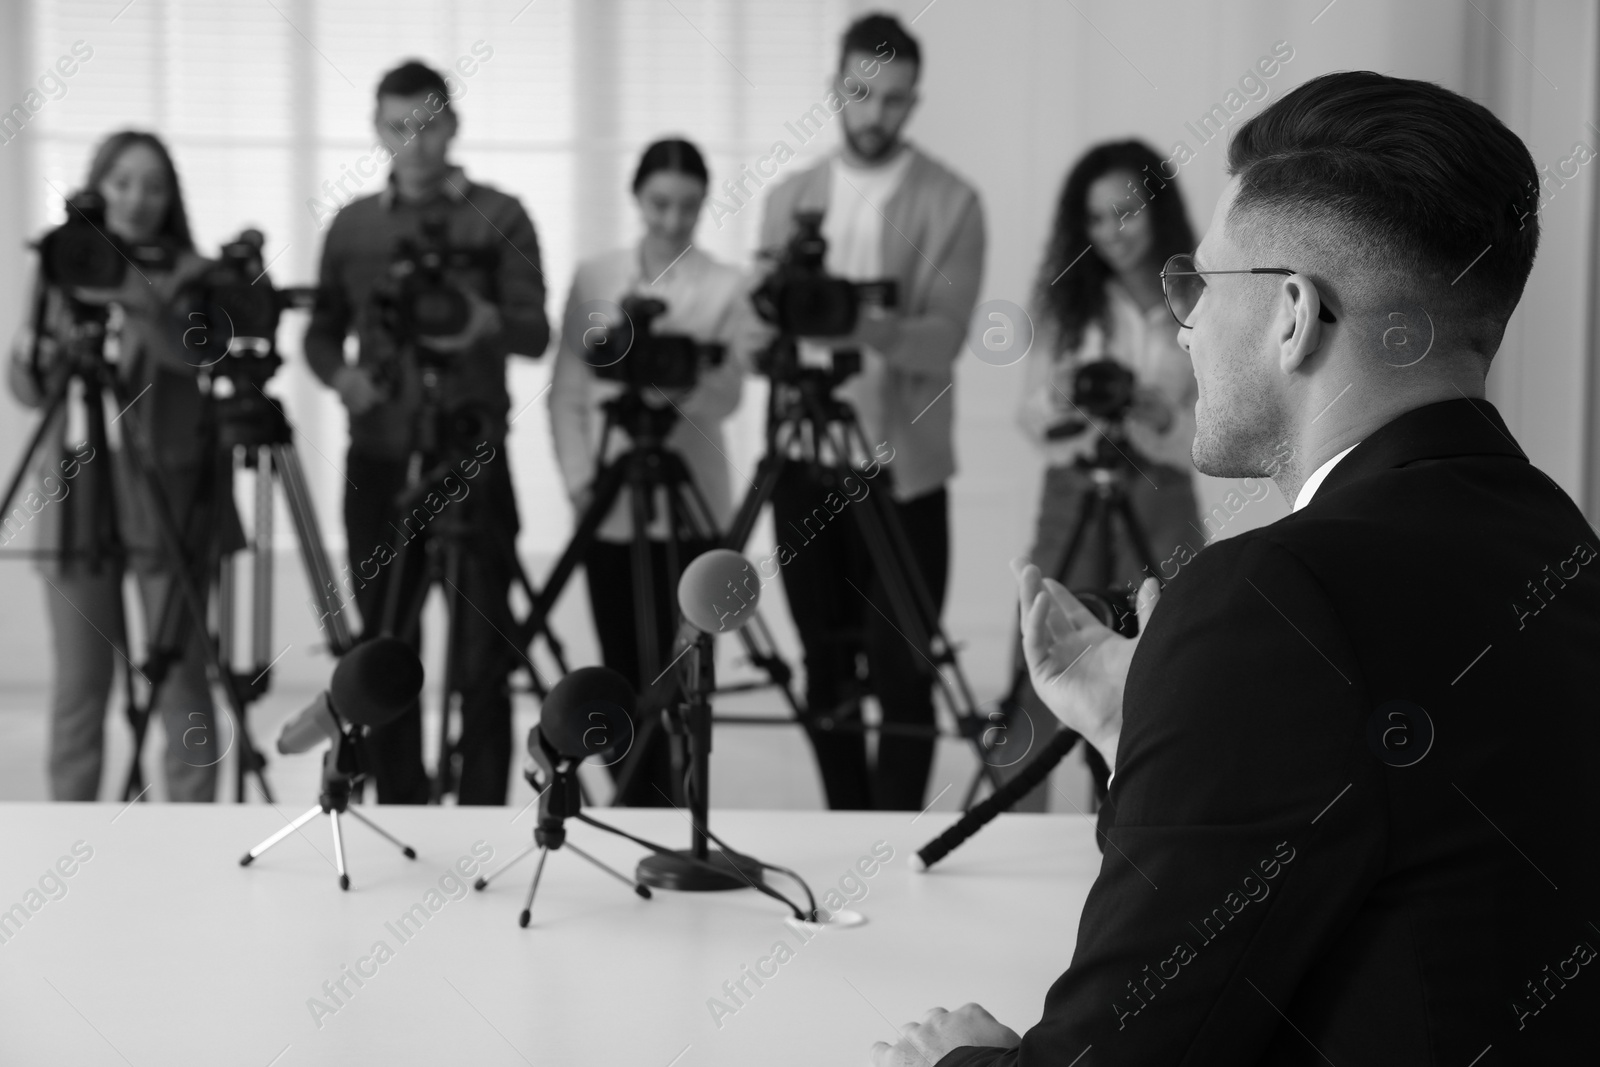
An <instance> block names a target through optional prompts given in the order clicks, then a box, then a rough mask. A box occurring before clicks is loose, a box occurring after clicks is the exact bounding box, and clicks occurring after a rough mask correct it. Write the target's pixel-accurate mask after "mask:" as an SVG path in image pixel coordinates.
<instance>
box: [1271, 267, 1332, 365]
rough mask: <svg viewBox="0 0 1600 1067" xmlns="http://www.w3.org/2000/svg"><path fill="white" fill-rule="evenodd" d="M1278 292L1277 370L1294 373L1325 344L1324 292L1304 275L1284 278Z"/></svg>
mask: <svg viewBox="0 0 1600 1067" xmlns="http://www.w3.org/2000/svg"><path fill="white" fill-rule="evenodd" d="M1279 294H1280V297H1281V299H1280V300H1279V303H1278V328H1279V333H1278V369H1279V370H1281V371H1283V373H1285V374H1293V373H1294V372H1295V371H1296V370H1298V369H1299V368H1300V367H1301V366H1302V365H1303V364H1304V363H1305V361H1306V360H1308V359H1310V358H1311V356H1313V355H1314V354H1315V353H1316V352H1317V350H1318V349H1319V348H1320V347H1321V345H1322V320H1321V319H1320V318H1318V317H1317V316H1318V314H1319V313H1320V312H1321V311H1322V295H1321V294H1320V293H1319V292H1318V291H1317V283H1316V282H1314V281H1312V280H1311V279H1310V278H1309V277H1308V276H1306V275H1304V274H1292V275H1290V276H1289V277H1287V278H1285V279H1284V280H1283V285H1282V286H1281V287H1280V288H1279Z"/></svg>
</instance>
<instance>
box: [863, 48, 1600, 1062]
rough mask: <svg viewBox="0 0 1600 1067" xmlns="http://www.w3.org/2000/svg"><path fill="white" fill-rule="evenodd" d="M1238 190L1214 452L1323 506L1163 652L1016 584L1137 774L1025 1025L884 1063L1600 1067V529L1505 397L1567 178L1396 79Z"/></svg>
mask: <svg viewBox="0 0 1600 1067" xmlns="http://www.w3.org/2000/svg"><path fill="white" fill-rule="evenodd" d="M1229 171H1230V173H1231V175H1232V178H1231V180H1230V182H1229V184H1228V186H1227V188H1226V190H1225V191H1224V193H1223V196H1222V199H1221V200H1220V202H1219V203H1218V205H1217V208H1216V214H1215V216H1214V218H1213V220H1212V224H1211V227H1210V229H1209V230H1208V231H1207V233H1206V236H1205V239H1204V240H1203V241H1202V242H1201V244H1200V247H1199V249H1198V250H1197V251H1196V253H1195V255H1194V256H1193V257H1192V258H1191V257H1175V259H1174V261H1173V262H1170V263H1169V264H1168V269H1167V271H1166V272H1165V274H1164V276H1163V277H1164V282H1165V284H1166V289H1167V298H1168V303H1169V305H1170V306H1171V307H1172V309H1173V313H1174V316H1175V317H1176V318H1177V319H1178V321H1179V323H1180V324H1181V326H1182V328H1181V329H1180V332H1179V339H1180V341H1181V343H1182V344H1183V345H1184V347H1185V348H1186V349H1187V350H1188V352H1189V355H1190V358H1191V359H1192V360H1193V361H1194V366H1195V373H1196V378H1197V380H1198V382H1199V387H1200V391H1199V399H1198V401H1197V404H1196V420H1197V432H1196V436H1195V444H1194V460H1195V464H1196V466H1197V467H1199V469H1200V470H1201V471H1204V472H1205V473H1207V474H1212V475H1217V476H1221V477H1240V476H1259V475H1263V474H1269V475H1271V476H1272V477H1273V479H1274V481H1275V482H1276V483H1277V485H1278V487H1279V488H1280V489H1281V490H1282V491H1283V494H1284V496H1285V498H1286V499H1289V500H1293V501H1294V502H1295V510H1294V513H1293V514H1291V515H1289V516H1287V517H1285V518H1284V519H1282V520H1280V521H1278V522H1276V523H1273V524H1272V525H1270V526H1267V527H1265V528H1263V529H1259V530H1253V531H1250V532H1248V533H1244V534H1241V535H1239V536H1237V537H1233V538H1229V539H1227V540H1223V541H1220V542H1217V543H1215V544H1213V545H1212V546H1210V547H1208V548H1206V549H1205V550H1204V551H1203V552H1201V553H1200V554H1199V555H1198V556H1196V557H1194V558H1193V559H1192V560H1191V561H1189V562H1188V563H1186V565H1185V566H1184V568H1183V569H1182V570H1181V571H1180V573H1179V574H1178V575H1177V576H1176V578H1174V579H1173V580H1172V582H1171V585H1170V587H1169V588H1168V589H1167V590H1166V591H1165V593H1164V594H1163V595H1161V596H1160V599H1159V605H1156V604H1154V601H1155V600H1156V596H1155V593H1156V590H1155V587H1154V582H1153V581H1151V582H1147V583H1146V588H1145V589H1144V590H1143V594H1144V596H1143V599H1144V600H1145V603H1144V604H1143V605H1142V610H1141V612H1140V615H1141V620H1140V621H1141V624H1142V625H1141V635H1140V637H1139V638H1137V639H1135V640H1127V639H1124V638H1121V637H1118V636H1116V635H1114V634H1112V633H1111V632H1110V631H1108V630H1106V629H1105V628H1104V627H1103V626H1100V625H1099V624H1098V623H1096V622H1095V621H1094V620H1093V617H1092V616H1091V615H1090V613H1089V612H1088V611H1086V610H1085V609H1084V608H1083V606H1082V605H1081V604H1079V603H1078V602H1077V601H1076V600H1074V599H1073V598H1072V597H1071V595H1070V594H1068V593H1067V592H1066V591H1065V590H1064V589H1062V588H1061V587H1060V586H1058V585H1056V584H1055V583H1053V582H1043V581H1041V579H1040V576H1039V572H1038V570H1037V569H1036V568H1033V567H1027V568H1022V569H1020V570H1019V585H1020V589H1021V593H1022V615H1023V636H1024V644H1025V651H1026V654H1027V659H1028V665H1029V669H1030V672H1031V674H1032V677H1033V682H1034V685H1035V686H1036V687H1037V688H1038V690H1039V692H1040V695H1041V696H1042V697H1043V698H1044V700H1045V702H1046V703H1047V704H1049V705H1050V707H1051V709H1052V710H1053V711H1054V712H1055V713H1056V714H1057V715H1058V716H1059V717H1060V718H1062V719H1063V721H1065V722H1066V723H1067V725H1069V726H1071V727H1072V728H1074V729H1076V730H1078V731H1080V732H1081V733H1082V734H1084V736H1085V737H1087V738H1089V739H1090V740H1091V741H1092V742H1094V743H1095V744H1096V745H1097V747H1098V748H1099V749H1100V751H1101V753H1102V754H1103V755H1104V756H1105V757H1106V760H1107V762H1108V763H1109V764H1110V765H1111V766H1112V767H1114V768H1115V774H1114V776H1113V778H1112V781H1111V793H1110V802H1109V804H1108V806H1107V807H1106V808H1105V809H1103V810H1102V812H1101V818H1100V833H1101V840H1102V842H1103V843H1102V851H1103V853H1104V856H1103V859H1102V864H1101V870H1100V875H1099V877H1098V879H1097V880H1096V881H1095V884H1094V887H1093V888H1092V889H1091V891H1090V893H1089V898H1088V901H1087V903H1086V904H1085V905H1084V910H1083V916H1082V919H1081V921H1080V923H1079V928H1078V942H1077V948H1076V951H1075V952H1074V954H1073V957H1072V964H1071V967H1070V968H1069V969H1068V970H1067V972H1066V973H1065V974H1063V975H1062V976H1061V977H1060V978H1059V979H1057V981H1056V982H1055V984H1054V985H1053V986H1052V987H1051V988H1050V991H1049V993H1048V995H1047V996H1046V998H1045V1003H1044V1012H1043V1017H1042V1018H1041V1020H1040V1021H1039V1022H1038V1023H1037V1024H1036V1025H1035V1026H1034V1027H1033V1028H1032V1029H1030V1030H1029V1031H1028V1032H1027V1034H1026V1035H1024V1036H1022V1037H1020V1038H1019V1037H1018V1035H1017V1034H1016V1033H1014V1032H1013V1031H1011V1030H1010V1029H1008V1028H1007V1027H1005V1026H1003V1025H1001V1024H1000V1023H999V1022H998V1021H996V1020H995V1019H994V1018H993V1017H992V1016H990V1015H989V1014H988V1013H987V1012H985V1011H984V1010H983V1009H982V1008H980V1007H978V1006H977V1005H975V1004H969V1005H967V1006H966V1007H964V1008H962V1009H960V1010H958V1011H956V1012H945V1011H943V1010H942V1009H934V1011H932V1012H930V1013H928V1015H927V1016H925V1017H924V1019H923V1021H922V1022H921V1023H916V1024H911V1025H909V1026H908V1027H907V1028H906V1030H905V1037H904V1038H903V1039H902V1040H901V1041H900V1042H899V1043H898V1044H897V1045H895V1046H893V1047H890V1046H889V1045H887V1044H883V1043H881V1042H880V1043H879V1045H877V1046H875V1047H874V1050H873V1060H874V1063H876V1064H879V1065H883V1064H912V1063H915V1064H928V1063H935V1062H937V1063H938V1064H939V1067H969V1065H978V1064H982V1065H995V1064H1005V1065H1011V1064H1016V1065H1020V1067H1033V1065H1043V1064H1052V1065H1058V1067H1068V1065H1073V1064H1075V1065H1077V1067H1103V1065H1109V1064H1139V1065H1141V1067H1145V1065H1153V1064H1178V1063H1182V1064H1225V1065H1228V1067H1236V1065H1241V1064H1272V1065H1279V1064H1321V1063H1333V1064H1338V1065H1339V1067H1346V1065H1356V1064H1359V1065H1363V1067H1371V1065H1374V1064H1396V1065H1399V1064H1405V1065H1408V1067H1410V1065H1420V1064H1436V1065H1444V1064H1455V1065H1459V1067H1468V1065H1475V1067H1493V1065H1496V1064H1517V1065H1523V1064H1547V1063H1548V1064H1557V1063H1559V1064H1570V1063H1578V1062H1595V1059H1596V1057H1597V1056H1600V1051H1597V1049H1600V1026H1597V1020H1600V960H1597V959H1596V949H1597V947H1600V925H1597V924H1600V892H1597V890H1600V870H1597V867H1600V863H1597V854H1600V850H1597V842H1600V805H1597V802H1596V798H1595V794H1594V791H1593V789H1592V786H1591V782H1592V776H1593V774H1594V770H1595V767H1596V765H1597V764H1600V716H1597V715H1596V713H1595V696H1594V694H1595V692H1596V690H1597V689H1600V655H1597V654H1596V653H1597V650H1600V558H1597V557H1600V536H1597V535H1596V533H1595V531H1594V530H1593V529H1592V528H1591V527H1590V525H1589V524H1588V523H1587V522H1586V521H1585V519H1584V516H1583V515H1582V513H1581V512H1580V511H1579V510H1578V508H1577V507H1576V506H1575V505H1574V504H1573V502H1572V501H1571V500H1570V499H1569V498H1568V497H1567V495H1566V494H1565V493H1563V492H1562V491H1561V490H1560V489H1559V488H1558V487H1557V486H1556V485H1555V484H1554V483H1552V482H1551V481H1550V480H1549V478H1547V477H1546V476H1545V475H1544V474H1543V473H1541V472H1540V471H1539V470H1538V469H1537V468H1536V467H1534V466H1533V465H1531V464H1530V463H1529V462H1528V459H1527V457H1526V456H1525V455H1524V454H1523V452H1522V450H1521V449H1520V448H1519V447H1518V446H1517V443H1516V442H1515V441H1514V440H1513V439H1512V436H1511V434H1510V433H1509V431H1508V430H1507V429H1506V425H1505V423H1504V421H1503V420H1502V419H1501V417H1500V415H1499V413H1498V412H1497V411H1496V410H1495V408H1494V407H1493V405H1491V404H1489V403H1488V401H1486V400H1485V399H1484V393H1485V387H1484V379H1485V376H1486V374H1487V372H1488V368H1489V361H1490V358H1491V357H1492V356H1493V355H1494V353H1495V351H1496V350H1497V348H1498V347H1499V344H1500V341H1501V338H1502V336H1503V333H1504V329H1505V323H1506V319H1507V318H1508V317H1509V315H1510V314H1511V311H1512V309H1513V308H1514V307H1515V306H1516V303H1517V300H1518V299H1519V298H1520V296H1521V293H1522V289H1523V286H1524V285H1525V283H1526V281H1527V278H1528V274H1529V271H1530V270H1531V269H1532V264H1533V257H1534V252H1535V249H1536V246H1537V243H1538V222H1539V220H1538V215H1537V195H1538V179H1539V175H1538V173H1537V171H1536V170H1535V169H1534V164H1533V161H1532V159H1531V158H1530V156H1529V154H1528V151H1527V149H1526V148H1525V147H1524V146H1523V144H1522V142H1521V141H1520V140H1519V139H1518V138H1517V137H1516V136H1515V135H1514V134H1512V133H1511V132H1510V131H1509V130H1507V129H1506V128H1505V126H1503V125H1502V124H1501V123H1500V122H1499V121H1498V120H1497V119H1495V118H1494V117H1493V116H1492V115H1491V114H1490V113H1489V112H1488V111H1486V110H1485V109H1484V108H1482V107H1480V106H1479V105H1477V104H1475V103H1472V102H1471V101H1468V100H1466V99H1464V98H1463V97H1460V96H1458V95H1456V94H1454V93H1451V92H1449V91H1447V90H1445V89H1442V88H1440V87H1438V86H1436V85H1432V84H1429V83H1426V82H1418V81H1408V80H1401V79H1396V78H1389V77H1384V76H1381V75H1377V74H1372V73H1369V72H1346V73H1338V74H1329V75H1325V76H1323V77H1320V78H1317V79H1314V80H1313V81H1311V82H1308V83H1307V84H1306V85H1304V86H1302V87H1300V88H1299V89H1297V90H1295V91H1294V92H1292V93H1289V94H1287V95H1286V96H1284V97H1283V98H1282V99H1281V100H1279V101H1278V102H1277V103H1276V104H1274V105H1273V106H1272V107H1269V108H1267V109H1266V110H1265V111H1263V112H1262V113H1261V114H1260V115H1258V116H1257V117H1256V118H1255V119H1253V120H1252V121H1250V122H1247V123H1245V124H1244V125H1243V126H1242V127H1241V128H1240V129H1239V132H1238V134H1237V136H1236V138H1235V139H1234V141H1233V144H1232V145H1231V147H1230V149H1229ZM1259 268H1270V269H1273V270H1275V273H1262V272H1260V271H1259ZM1521 355H1522V356H1523V358H1537V357H1538V353H1531V352H1530V353H1525V354H1521ZM996 962H997V964H1000V965H1003V962H1002V961H996ZM973 980H974V978H973V977H972V976H968V979H967V981H968V982H969V983H970V982H971V981H973Z"/></svg>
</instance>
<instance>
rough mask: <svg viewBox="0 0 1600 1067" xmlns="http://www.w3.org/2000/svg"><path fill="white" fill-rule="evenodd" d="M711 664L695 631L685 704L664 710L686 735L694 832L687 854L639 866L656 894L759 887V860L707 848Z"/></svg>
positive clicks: (659, 855) (704, 640) (706, 639)
mask: <svg viewBox="0 0 1600 1067" xmlns="http://www.w3.org/2000/svg"><path fill="white" fill-rule="evenodd" d="M714 663H715V660H714V656H713V644H712V639H711V635H710V634H708V633H705V632H704V631H702V630H698V629H697V630H695V637H694V644H693V645H691V646H690V650H689V653H688V655H687V656H685V667H684V671H683V674H684V677H683V693H684V698H685V699H684V703H683V705H682V706H681V708H680V707H679V706H677V705H673V706H671V707H670V708H669V715H670V716H671V719H670V722H671V727H670V729H671V731H672V732H673V733H675V734H682V733H687V735H688V746H687V748H688V752H689V775H688V777H689V788H688V793H689V797H688V800H689V820H690V823H691V825H692V826H693V830H692V831H691V835H690V847H689V848H688V849H684V850H678V851H663V852H656V853H654V854H653V855H649V856H646V857H645V858H644V859H642V860H640V861H639V870H638V878H639V881H641V882H643V883H644V884H645V885H651V886H656V887H657V888H659V889H678V890H684V891H688V892H707V891H715V890H723V889H743V888H745V887H746V886H749V887H751V888H758V887H759V883H760V882H761V872H762V868H763V864H762V863H761V861H759V860H757V859H754V858H752V857H750V856H745V855H741V854H740V853H737V852H734V851H732V850H731V849H714V848H712V847H711V846H710V836H711V832H710V825H709V821H708V820H709V809H710V803H711V695H712V693H714V692H715V691H716V688H717V683H716V674H715V668H714Z"/></svg>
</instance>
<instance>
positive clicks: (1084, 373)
mask: <svg viewBox="0 0 1600 1067" xmlns="http://www.w3.org/2000/svg"><path fill="white" fill-rule="evenodd" d="M1136 384H1137V379H1136V378H1135V377H1134V373H1133V371H1131V370H1129V369H1128V368H1127V367H1125V366H1123V365H1122V364H1121V363H1118V362H1117V361H1116V360H1114V359H1096V360H1091V361H1089V362H1087V363H1082V364H1079V366H1078V368H1077V370H1076V371H1074V372H1073V375H1072V403H1073V405H1074V406H1075V407H1076V408H1077V409H1078V410H1079V411H1081V412H1082V413H1083V414H1084V415H1087V416H1089V417H1090V418H1095V419H1101V420H1104V421H1106V422H1110V423H1120V422H1122V420H1123V419H1124V418H1126V417H1127V414H1128V411H1129V410H1130V409H1131V408H1132V407H1133V399H1134V386H1135V385H1136ZM1088 428H1089V423H1088V422H1087V421H1085V420H1084V419H1081V418H1070V419H1066V420H1064V421H1062V422H1059V423H1056V424H1055V425H1054V426H1052V427H1050V428H1049V429H1048V430H1046V431H1045V437H1046V439H1048V440H1051V441H1059V440H1061V439H1062V438H1064V437H1075V436H1077V435H1078V434H1080V433H1082V432H1083V431H1084V430H1086V429H1088Z"/></svg>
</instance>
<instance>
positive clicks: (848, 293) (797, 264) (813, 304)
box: [751, 211, 899, 337]
mask: <svg viewBox="0 0 1600 1067" xmlns="http://www.w3.org/2000/svg"><path fill="white" fill-rule="evenodd" d="M794 224H795V232H794V236H792V237H790V238H789V243H788V244H787V245H785V246H784V248H783V251H782V252H780V253H778V255H777V267H776V268H775V269H774V270H773V271H772V273H771V274H769V275H767V278H766V280H765V281H763V282H762V283H761V286H760V288H758V289H756V291H755V292H754V293H752V294H751V302H752V303H754V305H755V309H756V312H757V313H758V314H759V315H760V316H761V317H762V318H763V319H766V320H767V321H768V322H770V323H772V325H774V326H776V327H777V328H778V329H779V330H780V331H781V332H782V333H783V334H784V335H786V336H788V337H842V336H844V335H845V334H848V333H850V332H851V331H852V330H854V329H855V328H856V319H857V318H858V317H859V316H860V313H861V309H862V308H863V307H879V308H892V307H894V306H896V304H897V303H898V302H899V292H898V286H896V285H895V283H894V282H893V281H889V280H884V281H872V282H852V281H849V280H847V279H844V278H836V277H833V276H832V275H830V274H828V272H827V270H826V269H825V268H824V267H823V261H824V260H825V259H826V258H827V254H828V241H827V238H825V237H823V236H822V212H820V211H797V212H795V215H794Z"/></svg>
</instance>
